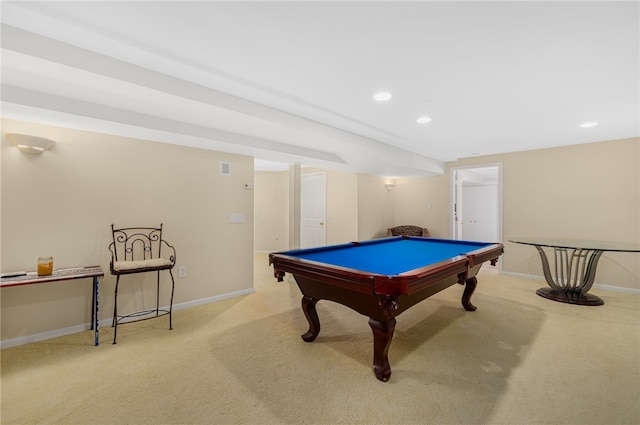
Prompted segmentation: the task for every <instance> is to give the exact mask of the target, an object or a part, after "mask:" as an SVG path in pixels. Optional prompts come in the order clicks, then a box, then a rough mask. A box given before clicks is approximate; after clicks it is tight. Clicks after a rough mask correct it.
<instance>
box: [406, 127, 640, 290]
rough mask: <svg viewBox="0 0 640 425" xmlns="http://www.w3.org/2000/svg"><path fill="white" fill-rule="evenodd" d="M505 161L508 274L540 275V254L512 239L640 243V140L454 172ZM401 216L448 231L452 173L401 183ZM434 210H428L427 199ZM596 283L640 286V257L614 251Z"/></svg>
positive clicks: (517, 157)
mask: <svg viewBox="0 0 640 425" xmlns="http://www.w3.org/2000/svg"><path fill="white" fill-rule="evenodd" d="M495 163H502V166H503V179H504V188H503V204H504V208H503V215H504V220H503V226H504V227H503V234H504V242H505V254H504V256H503V257H502V259H501V262H502V266H503V270H504V271H506V272H513V273H522V274H528V275H535V276H541V275H542V267H541V263H540V259H539V256H538V253H537V251H536V250H535V249H534V248H533V247H530V246H522V245H517V244H513V243H510V242H507V240H508V239H509V238H510V237H516V236H548V237H564V238H576V239H593V240H605V241H606V240H611V241H619V242H635V243H640V219H639V217H640V174H639V171H638V170H639V168H640V139H627V140H618V141H609V142H600V143H590V144H582V145H576V146H568V147H562V148H553V149H542V150H536V151H526V152H517V153H510V154H503V155H492V156H486V157H479V158H470V159H465V160H460V161H457V162H452V163H449V164H447V165H448V169H451V168H452V167H461V166H468V165H482V164H495ZM396 183H397V184H396V189H395V190H396V221H398V222H403V223H404V222H415V223H416V224H424V225H425V226H426V227H428V228H429V229H430V230H432V231H433V235H434V236H439V237H448V236H449V225H450V224H449V223H450V222H449V205H450V202H451V199H450V198H451V193H450V182H449V174H446V175H443V176H435V177H424V178H414V179H403V180H402V181H399V182H398V181H397V182H396ZM429 202H431V203H432V210H431V211H428V210H425V206H426V205H427V203H429ZM596 283H599V284H605V285H613V286H621V287H626V288H635V289H640V254H638V253H612V252H607V253H605V254H604V255H603V257H602V258H601V259H600V263H599V265H598V273H597V276H596Z"/></svg>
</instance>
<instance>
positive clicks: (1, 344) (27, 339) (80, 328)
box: [0, 288, 256, 349]
mask: <svg viewBox="0 0 640 425" xmlns="http://www.w3.org/2000/svg"><path fill="white" fill-rule="evenodd" d="M254 292H256V290H255V289H254V288H250V289H243V290H242V291H235V292H229V293H228V294H222V295H216V296H214V297H208V298H201V299H199V300H193V301H187V302H184V303H180V304H174V305H173V311H177V310H183V309H185V308H191V307H196V306H199V305H204V304H210V303H213V302H216V301H222V300H226V299H229V298H235V297H240V296H242V295H249V294H252V293H254ZM161 308H168V306H165V307H161ZM112 321H113V317H109V318H106V319H102V320H100V322H99V325H100V327H102V326H111V323H112ZM89 329H91V324H90V323H85V324H82V325H74V326H69V327H67V328H62V329H54V330H52V331H47V332H42V333H39V334H33V335H26V336H21V337H18V338H11V339H5V340H2V341H0V349H3V348H9V347H16V346H18V345H24V344H29V343H31V342H38V341H44V340H45V339H51V338H57V337H59V336H64V335H70V334H74V333H77V332H84V331H88V330H89Z"/></svg>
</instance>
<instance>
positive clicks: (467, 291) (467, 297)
mask: <svg viewBox="0 0 640 425" xmlns="http://www.w3.org/2000/svg"><path fill="white" fill-rule="evenodd" d="M477 284H478V279H476V278H475V277H472V278H470V279H467V281H466V282H465V285H464V292H463V293H462V306H463V307H464V309H465V310H468V311H475V310H476V308H477V307H476V306H475V305H473V304H471V295H473V291H475V290H476V285H477Z"/></svg>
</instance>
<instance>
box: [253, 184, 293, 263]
mask: <svg viewBox="0 0 640 425" xmlns="http://www.w3.org/2000/svg"><path fill="white" fill-rule="evenodd" d="M254 189H255V198H254V202H255V238H254V241H255V242H254V244H255V250H256V251H260V252H263V251H264V252H273V251H285V250H287V249H288V248H289V172H288V171H278V172H273V171H270V172H256V173H255V187H254Z"/></svg>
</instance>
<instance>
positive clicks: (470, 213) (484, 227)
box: [462, 184, 498, 242]
mask: <svg viewBox="0 0 640 425" xmlns="http://www.w3.org/2000/svg"><path fill="white" fill-rule="evenodd" d="M462 200H463V202H464V208H463V210H462V236H463V238H464V239H466V240H468V241H478V242H497V241H498V185H497V184H491V185H482V186H463V187H462Z"/></svg>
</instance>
